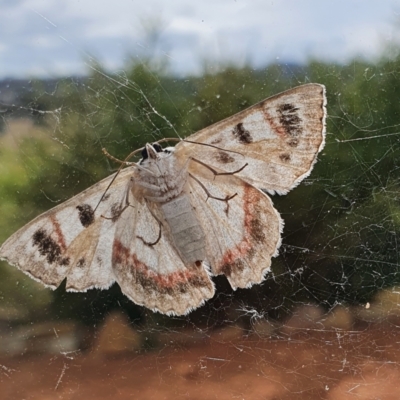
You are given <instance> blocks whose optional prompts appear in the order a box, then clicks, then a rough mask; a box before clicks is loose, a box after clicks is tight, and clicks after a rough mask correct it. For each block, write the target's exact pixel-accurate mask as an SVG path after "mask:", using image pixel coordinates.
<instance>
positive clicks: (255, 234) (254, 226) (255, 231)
mask: <svg viewBox="0 0 400 400" xmlns="http://www.w3.org/2000/svg"><path fill="white" fill-rule="evenodd" d="M250 235H251V236H252V238H253V239H254V241H255V242H256V243H263V242H265V239H266V237H265V233H264V227H263V224H262V223H261V222H260V220H259V219H258V218H257V217H255V218H254V219H252V220H251V222H250Z"/></svg>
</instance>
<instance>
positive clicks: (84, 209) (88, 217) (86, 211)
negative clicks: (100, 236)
mask: <svg viewBox="0 0 400 400" xmlns="http://www.w3.org/2000/svg"><path fill="white" fill-rule="evenodd" d="M76 208H77V209H78V211H79V220H80V221H81V224H82V225H83V226H84V227H85V228H87V227H88V226H89V225H92V224H93V222H94V211H93V208H92V207H91V206H90V205H89V204H81V205H79V206H76Z"/></svg>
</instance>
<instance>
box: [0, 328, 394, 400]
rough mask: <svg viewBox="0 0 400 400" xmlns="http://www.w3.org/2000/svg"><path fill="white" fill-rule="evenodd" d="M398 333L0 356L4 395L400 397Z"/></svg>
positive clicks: (86, 398) (13, 399)
mask: <svg viewBox="0 0 400 400" xmlns="http://www.w3.org/2000/svg"><path fill="white" fill-rule="evenodd" d="M399 388H400V330H399V329H398V327H396V326H394V325H389V324H387V325H386V326H385V325H384V326H383V325H379V326H375V327H374V328H366V329H360V330H358V329H357V330H354V331H347V332H342V333H339V332H333V331H331V332H327V331H315V330H314V331H308V332H302V333H297V334H295V335H292V336H291V337H290V340H289V338H288V337H286V338H282V337H280V338H279V337H278V338H260V337H258V336H257V335H255V334H253V335H250V336H248V337H244V338H242V339H236V340H231V341H226V340H225V341H219V340H218V338H217V337H211V338H210V340H208V341H207V342H206V343H203V344H201V345H200V344H198V345H196V346H191V347H186V348H183V347H180V348H177V347H172V346H171V347H165V348H163V349H158V350H154V351H152V352H148V353H142V354H131V355H124V356H123V357H104V356H103V357H100V356H98V355H97V356H94V355H92V354H78V355H67V356H66V355H62V354H59V355H55V356H49V355H46V356H38V355H36V356H32V355H31V356H24V357H20V358H3V359H1V360H0V389H1V390H0V398H1V399H2V400H3V399H4V400H20V399H21V400H22V399H25V400H50V399H68V400H69V399H71V400H72V399H74V400H80V399H82V400H92V399H115V400H122V399H157V400H158V399H222V400H225V399H254V400H258V399H260V400H261V399H263V400H267V399H282V400H283V399H344V400H347V399H357V400H360V399H382V400H387V399H393V400H394V399H396V400H397V399H399V398H400V390H399Z"/></svg>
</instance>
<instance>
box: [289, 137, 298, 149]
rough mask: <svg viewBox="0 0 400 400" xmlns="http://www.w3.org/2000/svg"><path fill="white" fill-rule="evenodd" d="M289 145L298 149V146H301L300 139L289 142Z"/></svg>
mask: <svg viewBox="0 0 400 400" xmlns="http://www.w3.org/2000/svg"><path fill="white" fill-rule="evenodd" d="M287 144H288V145H289V146H290V147H297V146H298V144H299V139H296V138H294V139H290V140H289V141H288V142H287Z"/></svg>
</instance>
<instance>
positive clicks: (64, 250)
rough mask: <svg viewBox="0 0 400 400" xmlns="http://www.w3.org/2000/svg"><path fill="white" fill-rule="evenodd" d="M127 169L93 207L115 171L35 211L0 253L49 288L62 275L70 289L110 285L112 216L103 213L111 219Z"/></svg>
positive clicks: (126, 181) (120, 198) (129, 171)
mask: <svg viewBox="0 0 400 400" xmlns="http://www.w3.org/2000/svg"><path fill="white" fill-rule="evenodd" d="M131 175H132V169H131V168H130V169H129V168H128V169H125V170H123V171H121V172H120V173H119V175H118V177H117V178H116V180H115V181H114V183H113V184H112V186H111V188H110V189H109V191H108V192H107V194H106V195H105V198H104V199H103V201H101V202H100V205H99V207H98V208H97V210H96V212H94V208H95V207H96V206H97V204H98V203H99V201H100V199H101V197H102V196H103V195H104V192H105V190H106V188H107V186H108V185H109V183H110V182H111V179H112V178H113V177H114V175H111V176H109V177H107V178H105V179H103V180H102V181H100V182H98V183H97V184H95V185H93V186H92V187H90V188H88V189H87V190H85V191H83V192H82V193H80V194H78V195H76V196H75V197H73V198H72V199H70V200H67V201H66V202H64V203H62V204H60V205H58V206H57V207H55V208H53V209H51V210H49V211H47V212H45V213H43V214H41V215H39V216H38V217H37V218H35V219H34V220H33V221H31V222H30V223H28V224H27V225H25V226H24V227H22V228H21V229H20V230H19V231H17V232H16V233H14V234H13V235H12V236H11V237H10V238H9V239H8V240H7V241H6V242H5V243H3V245H2V246H1V248H0V258H1V259H2V260H6V261H8V262H9V263H10V264H12V265H14V266H16V267H18V268H19V269H20V270H21V271H23V272H24V273H26V274H27V275H29V276H30V277H32V278H33V279H35V280H37V281H40V282H42V283H43V284H44V285H46V286H48V287H51V288H53V289H55V288H56V287H58V286H59V285H60V283H61V282H62V281H63V279H64V278H67V286H66V287H67V290H71V291H84V290H87V289H89V288H92V287H97V288H107V287H109V286H110V285H111V284H112V283H113V282H114V281H115V277H114V273H113V270H112V266H111V252H112V243H113V240H114V232H115V222H114V221H113V219H107V218H110V217H111V218H112V217H114V220H115V217H116V216H117V214H118V210H119V209H120V207H121V204H123V203H124V201H125V198H126V191H127V190H128V189H129V184H130V176H131ZM103 216H104V217H107V218H103Z"/></svg>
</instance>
